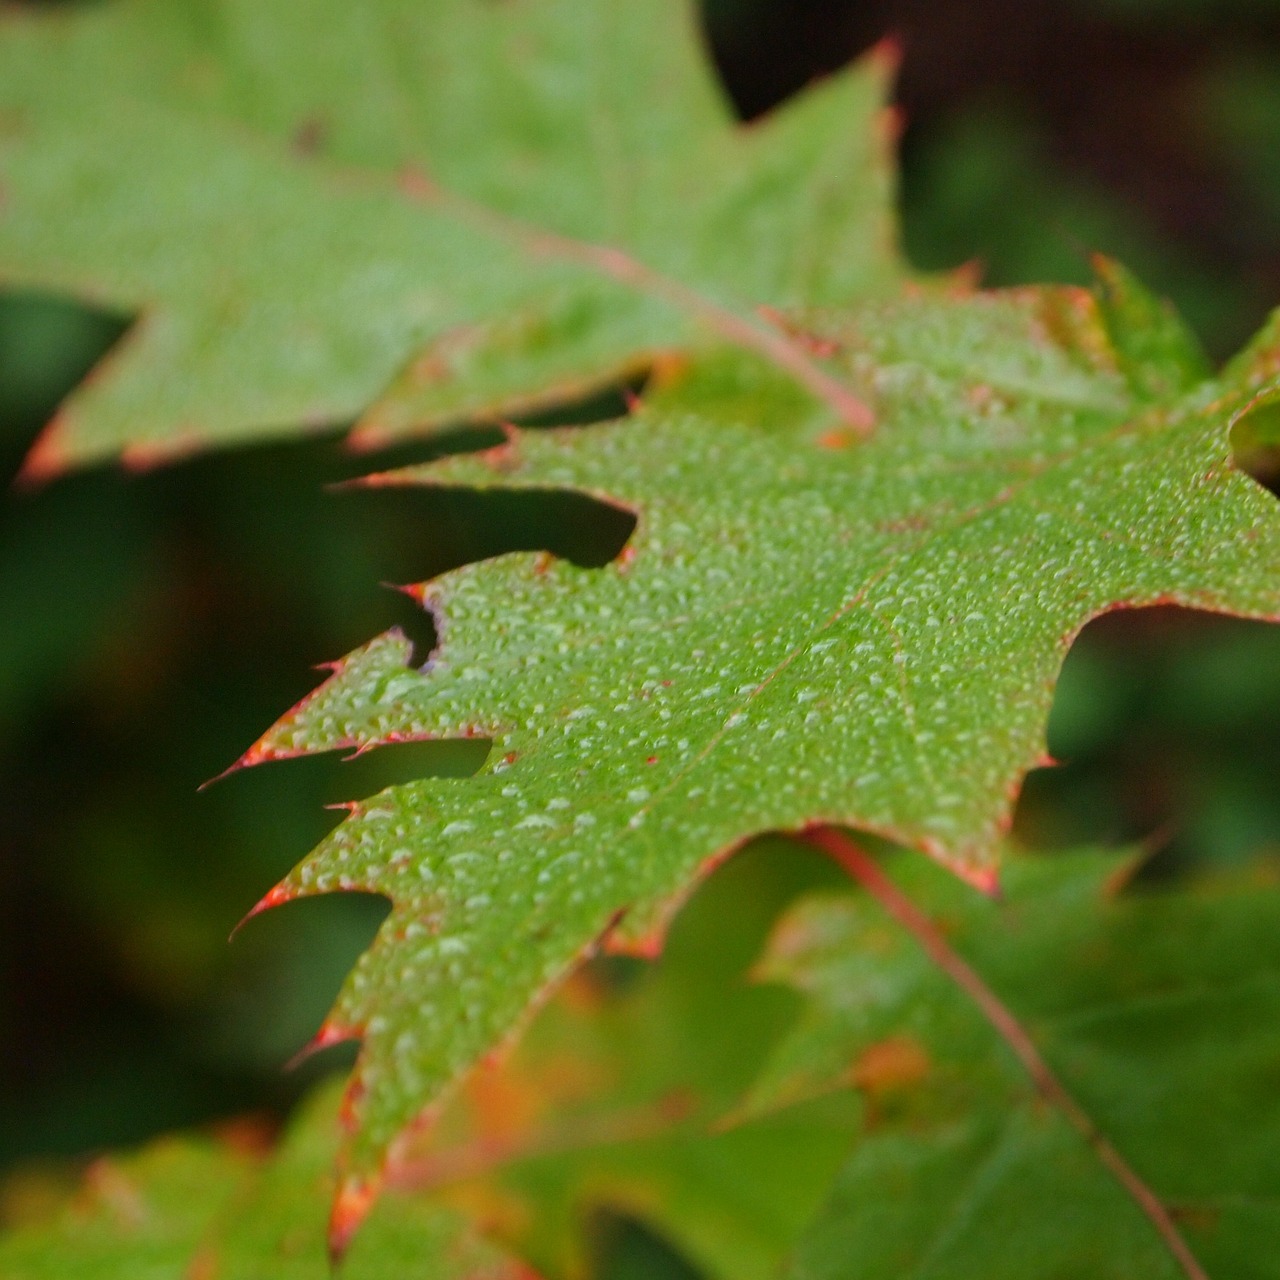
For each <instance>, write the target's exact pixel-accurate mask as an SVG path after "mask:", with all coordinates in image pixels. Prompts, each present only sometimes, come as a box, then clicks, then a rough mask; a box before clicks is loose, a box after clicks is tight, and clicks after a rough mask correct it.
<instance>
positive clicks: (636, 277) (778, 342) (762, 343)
mask: <svg viewBox="0 0 1280 1280" xmlns="http://www.w3.org/2000/svg"><path fill="white" fill-rule="evenodd" d="M401 187H402V189H403V190H404V191H405V193H406V194H407V195H409V196H410V197H411V198H413V199H417V200H429V201H434V202H436V203H439V204H444V205H447V206H451V207H452V208H454V209H456V210H457V211H458V212H460V213H462V214H464V215H465V216H466V218H467V219H468V220H469V221H475V222H482V223H485V224H487V225H488V226H489V228H490V229H491V230H493V231H495V232H497V233H498V234H500V235H503V236H504V237H505V238H507V239H508V240H514V241H516V242H517V243H519V244H521V245H523V246H524V247H525V248H526V249H528V250H530V251H532V252H534V253H539V254H543V255H545V256H547V257H551V258H560V259H562V260H564V261H567V262H576V263H578V264H579V265H580V266H584V267H587V268H589V269H590V270H592V271H595V272H597V273H599V274H600V275H605V276H609V277H610V278H611V279H614V280H617V281H618V282H619V283H620V284H625V285H627V286H628V287H630V288H632V289H635V290H637V291H638V292H641V293H647V294H649V295H650V296H651V297H656V298H661V299H662V300H663V301H665V302H668V303H670V304H671V305H672V306H674V307H676V308H678V309H680V310H683V311H686V312H688V313H690V314H691V315H694V316H697V317H698V319H700V320H701V321H702V322H703V323H704V324H705V325H706V326H707V327H708V328H710V329H712V330H713V331H714V332H716V333H718V334H719V335H720V336H721V337H722V338H724V339H726V340H727V341H729V342H732V343H733V344H734V345H735V346H739V347H745V348H746V349H747V350H750V351H754V352H756V354H757V355H760V356H763V357H764V358H765V359H766V360H768V361H770V362H771V363H773V364H774V365H776V366H777V367H778V368H779V369H781V370H782V371H783V372H784V373H788V374H790V375H791V377H793V378H794V379H795V380H796V382H798V383H799V384H800V385H801V386H802V387H804V388H805V389H806V390H808V391H810V392H811V393H812V394H813V395H814V396H816V397H817V398H818V399H819V400H821V401H823V402H824V403H825V404H826V405H827V406H828V407H829V408H830V409H832V410H833V411H834V412H835V413H836V414H837V415H838V416H839V418H840V419H841V421H842V422H844V424H845V425H846V426H847V427H849V428H850V429H851V430H852V431H853V432H854V434H855V435H857V436H859V437H861V438H866V437H868V436H870V435H871V433H872V431H874V429H875V423H876V418H875V413H874V412H873V411H872V409H871V406H870V405H868V404H867V402H866V401H865V400H863V399H862V398H861V397H860V396H858V395H856V394H855V393H854V392H853V391H851V390H850V389H849V388H848V387H847V386H845V385H844V383H842V382H841V381H839V379H837V378H833V377H832V376H831V375H830V374H829V373H827V372H826V371H825V370H824V369H822V368H821V367H820V366H819V365H818V364H816V363H815V362H814V360H813V358H812V357H811V356H810V355H809V353H808V352H807V351H806V350H805V349H804V347H803V346H802V345H801V344H800V343H798V342H796V341H795V340H794V339H793V338H792V337H791V336H790V335H788V334H787V333H785V332H784V331H782V330H781V329H778V328H775V327H773V326H772V325H768V324H763V323H758V322H756V321H754V320H751V319H748V318H747V317H746V316H742V315H739V314H738V313H737V312H736V311H733V310H731V309H730V308H729V307H725V306H722V305H721V304H720V303H718V302H713V301H712V300H711V299H710V298H707V297H704V296H703V295H702V294H700V293H698V292H697V291H696V290H695V289H691V288H689V287H688V286H687V285H684V284H681V283H680V282H679V281H678V280H673V279H671V278H670V277H668V276H664V275H662V274H661V272H658V271H655V270H653V268H651V267H647V266H645V264H644V263H643V262H641V261H640V260H639V259H638V258H633V257H632V256H631V255H630V254H629V253H626V252H624V251H623V250H621V249H618V248H615V247H613V246H611V245H601V244H592V243H591V242H590V241H585V240H574V239H572V238H571V237H569V236H562V235H558V234H557V233H555V232H553V231H543V230H541V229H539V228H536V227H530V226H528V225H526V224H525V223H523V222H521V221H520V220H519V219H516V218H512V217H509V216H507V215H506V214H503V213H500V212H499V211H498V210H496V209H490V208H488V207H487V206H484V205H479V204H476V203H474V202H473V201H470V200H467V199H465V198H464V197H462V196H460V195H458V194H456V193H455V192H451V191H448V190H445V189H444V188H442V187H439V186H436V185H435V184H434V183H432V182H431V181H430V180H429V179H427V178H426V177H424V176H423V175H421V174H418V173H412V174H407V175H405V176H404V177H403V178H402V181H401Z"/></svg>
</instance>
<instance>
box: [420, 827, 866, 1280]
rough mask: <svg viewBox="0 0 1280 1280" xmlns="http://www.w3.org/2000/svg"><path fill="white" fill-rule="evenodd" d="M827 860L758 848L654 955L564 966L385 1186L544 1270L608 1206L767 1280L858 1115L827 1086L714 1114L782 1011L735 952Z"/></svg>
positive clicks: (747, 951)
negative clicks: (528, 1016)
mask: <svg viewBox="0 0 1280 1280" xmlns="http://www.w3.org/2000/svg"><path fill="white" fill-rule="evenodd" d="M831 871H832V869H831V868H830V867H829V866H827V865H824V864H823V863H822V862H821V860H820V859H819V858H817V857H816V855H813V854H810V855H809V856H808V857H806V856H804V855H803V854H802V853H801V852H800V851H798V850H796V848H795V847H794V846H792V845H787V844H783V843H782V842H780V841H776V840H773V841H760V842H759V843H757V844H756V845H755V846H753V848H752V849H751V850H750V851H749V852H747V853H744V854H743V856H741V857H740V858H735V859H734V861H733V863H732V864H731V865H730V866H728V867H726V868H724V869H723V870H722V871H721V872H720V873H718V874H717V875H715V876H713V877H712V878H711V880H710V881H709V882H708V883H707V884H706V885H705V886H704V887H703V888H702V889H701V890H700V891H699V893H698V894H697V895H696V897H695V898H694V900H693V901H692V902H691V903H690V904H689V905H688V906H687V907H685V909H684V910H683V911H682V912H681V913H680V916H679V918H678V920H677V921H676V922H675V924H674V926H673V928H672V932H671V938H670V941H669V943H668V945H667V947H666V948H665V949H664V952H663V954H662V956H661V957H660V959H659V960H658V961H657V962H656V963H655V964H652V965H648V964H643V965H642V964H640V963H639V962H638V961H634V960H610V961H607V962H601V963H600V964H598V965H594V966H588V967H586V968H585V969H583V970H580V971H579V972H578V973H577V974H575V975H574V977H573V978H572V979H571V980H570V982H569V983H568V984H567V985H566V987H565V988H564V989H563V991H562V993H561V994H560V996H559V997H558V998H556V999H555V1000H553V1001H552V1002H551V1003H550V1005H549V1006H548V1008H547V1009H546V1010H545V1011H543V1012H542V1013H540V1014H539V1016H538V1018H537V1019H536V1020H535V1022H534V1024H533V1026H532V1027H531V1028H530V1029H529V1032H528V1033H527V1034H526V1035H525V1036H524V1037H522V1039H521V1042H520V1044H519V1046H518V1047H517V1048H516V1050H515V1051H514V1053H512V1054H510V1055H504V1058H503V1060H502V1061H501V1062H500V1063H486V1064H483V1065H482V1066H481V1067H480V1068H479V1069H478V1070H477V1071H476V1072H475V1073H474V1074H473V1075H472V1077H471V1078H470V1079H469V1080H468V1082H467V1084H466V1086H465V1088H464V1089H463V1090H461V1091H460V1093H459V1095H458V1096H457V1098H456V1099H455V1100H454V1102H453V1104H452V1105H451V1106H450V1107H449V1108H448V1109H447V1111H446V1113H445V1114H444V1115H443V1116H442V1117H441V1119H440V1120H439V1121H438V1122H437V1124H436V1125H434V1126H433V1127H432V1129H431V1130H430V1131H428V1132H426V1133H423V1134H420V1135H416V1136H415V1137H413V1138H411V1139H410V1141H409V1143H408V1144H407V1149H406V1151H405V1153H404V1159H403V1161H402V1162H401V1163H400V1166H399V1168H398V1169H397V1170H396V1172H395V1181H396V1184H397V1185H398V1186H400V1187H402V1188H404V1187H409V1188H413V1189H415V1190H417V1191H419V1192H422V1191H430V1192H432V1193H434V1194H437V1195H440V1196H442V1197H443V1198H445V1199H447V1200H449V1201H451V1202H456V1203H460V1204H462V1205H465V1206H468V1207H470V1208H471V1209H473V1210H474V1211H477V1212H478V1213H479V1215H480V1216H481V1217H482V1218H483V1219H484V1220H487V1221H489V1222H491V1223H496V1224H499V1226H498V1230H499V1231H500V1233H501V1235H502V1237H503V1238H504V1239H506V1240H508V1241H509V1242H510V1243H511V1245H512V1246H513V1247H514V1248H516V1249H517V1250H518V1252H519V1253H520V1255H521V1256H522V1257H527V1258H529V1259H530V1261H531V1262H533V1263H534V1265H535V1266H536V1267H538V1268H539V1270H541V1271H543V1272H545V1274H547V1275H555V1276H561V1275H565V1276H577V1275H584V1274H595V1272H592V1271H590V1268H589V1266H588V1260H587V1257H586V1253H587V1246H588V1245H589V1244H590V1237H591V1234H592V1232H591V1230H590V1226H591V1215H592V1214H593V1213H595V1212H597V1211H599V1210H608V1211H611V1212H613V1213H624V1214H626V1215H627V1216H628V1217H630V1218H632V1219H635V1220H639V1221H641V1222H644V1223H646V1224H647V1225H648V1226H649V1227H650V1228H651V1229H652V1230H653V1231H654V1232H655V1233H657V1234H658V1235H659V1236H661V1237H663V1238H665V1239H666V1240H667V1241H669V1242H670V1243H671V1245H672V1246H674V1247H675V1248H676V1249H677V1250H678V1252H679V1253H680V1254H681V1255H682V1256H684V1257H686V1258H688V1259H689V1261H690V1262H691V1263H693V1264H695V1265H696V1266H697V1268H698V1271H699V1274H702V1275H705V1276H707V1277H717V1278H720V1280H771V1278H772V1277H774V1276H776V1275H777V1272H778V1268H779V1266H780V1264H781V1263H782V1262H783V1260H784V1259H785V1257H786V1256H787V1254H788V1253H789V1252H790V1250H791V1248H792V1247H793V1246H794V1244H795V1242H796V1240H797V1239H798V1238H799V1236H800V1234H801V1232H802V1231H803V1229H804V1227H805V1226H806V1225H807V1223H808V1222H809V1221H810V1220H811V1219H812V1217H813V1215H814V1214H815V1213H816V1212H817V1210H818V1209H819V1208H820V1207H821V1204H822V1202H823V1200H824V1199H825V1196H826V1194H827V1191H828V1188H829V1187H830V1184H831V1181H832V1178H833V1177H834V1176H835V1174H836V1172H837V1170H838V1169H839V1167H840V1165H841V1163H842V1162H843V1160H844V1158H845V1155H846V1153H847V1151H848V1148H849V1145H850V1143H851V1141H852V1138H853V1135H854V1133H855V1132H856V1126H857V1122H858V1107H857V1105H856V1103H855V1101H854V1100H853V1099H851V1098H849V1097H845V1096H838V1095H833V1096H829V1097H826V1098H822V1099H817V1100H815V1101H814V1102H813V1103H810V1104H808V1105H805V1106H799V1107H793V1108H789V1109H788V1110H786V1111H785V1112H779V1113H775V1114H769V1115H762V1116H758V1117H753V1118H751V1119H750V1120H748V1121H745V1122H743V1123H740V1124H735V1125H733V1126H732V1127H726V1126H725V1124H724V1123H723V1121H724V1120H725V1118H726V1116H727V1115H728V1114H729V1113H730V1111H731V1110H733V1109H734V1108H735V1107H736V1106H737V1104H738V1102H739V1100H740V1098H741V1096H742V1094H743V1092H744V1091H745V1090H746V1089H747V1088H748V1087H749V1086H750V1083H751V1081H752V1080H753V1078H754V1077H755V1076H756V1075H757V1074H758V1072H759V1071H760V1069H761V1067H762V1066H763V1064H764V1063H765V1061H766V1060H767V1057H768V1054H769V1052H770V1050H771V1049H772V1048H773V1047H774V1046H775V1045H776V1044H777V1043H778V1040H779V1037H780V1036H781V1035H783V1034H785V1032H786V1030H787V1028H788V1027H789V1026H790V1024H791V1022H792V1021H793V1019H794V1017H795V1013H796V1005H797V1003H798V1002H797V1000H796V998H795V996H794V995H793V994H792V993H791V992H787V991H784V990H782V989H780V988H778V987H768V986H764V985H762V984H759V983H754V982H752V981H751V980H750V976H749V972H748V970H749V967H750V965H751V962H752V961H753V960H754V959H755V957H756V956H757V955H758V954H759V950H760V948H761V947H762V946H763V945H764V942H765V939H766V937H767V934H768V930H769V927H770V926H771V925H772V923H773V922H774V920H776V918H777V916H778V913H779V911H780V910H781V909H782V908H783V907H784V906H785V905H786V903H787V902H789V901H791V900H794V898H795V897H796V895H797V893H799V892H803V891H805V890H809V891H811V890H812V889H814V888H815V887H817V886H818V885H821V884H824V883H826V884H829V883H830V882H831V881H832V879H834V876H833V875H832V874H830V873H831ZM823 873H826V874H823ZM619 969H621V971H622V972H621V981H620V982H619V976H618V970H619ZM619 985H620V986H621V990H619V989H618V987H619Z"/></svg>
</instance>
